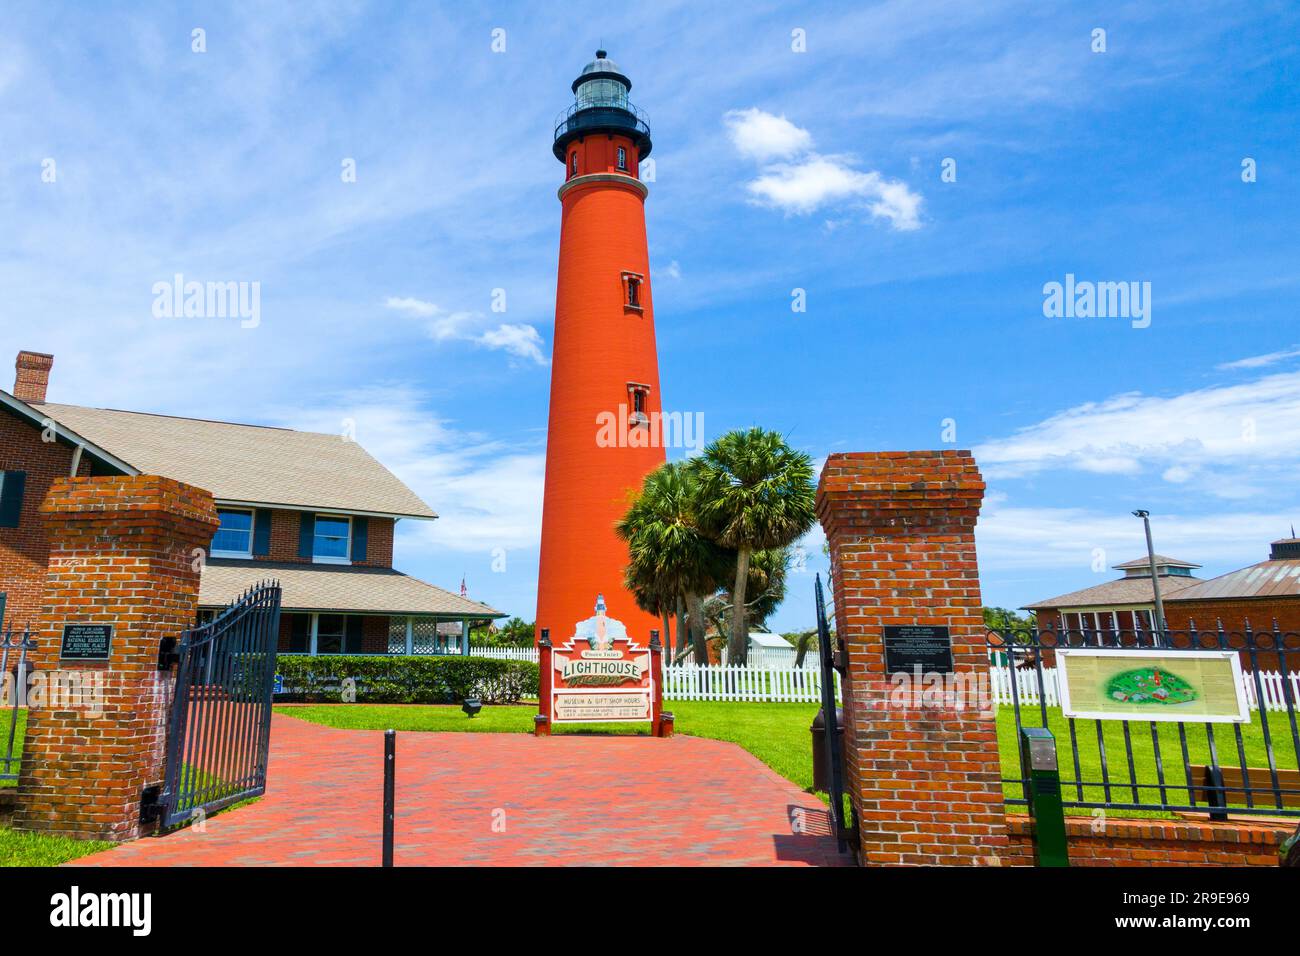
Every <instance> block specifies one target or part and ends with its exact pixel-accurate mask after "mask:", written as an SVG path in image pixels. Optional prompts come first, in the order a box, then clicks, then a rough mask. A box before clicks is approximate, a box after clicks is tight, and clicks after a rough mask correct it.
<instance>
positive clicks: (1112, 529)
mask: <svg viewBox="0 0 1300 956" xmlns="http://www.w3.org/2000/svg"><path fill="white" fill-rule="evenodd" d="M1152 522H1153V526H1154V532H1155V538H1156V550H1158V551H1159V552H1160V553H1161V554H1167V555H1170V556H1172V557H1175V558H1182V559H1183V560H1185V561H1194V562H1197V563H1204V564H1206V565H1209V564H1214V565H1215V566H1218V567H1223V568H1235V567H1244V566H1246V565H1248V564H1254V563H1255V562H1256V561H1262V560H1264V559H1265V558H1266V557H1268V542H1269V541H1273V540H1275V539H1277V538H1279V537H1281V536H1282V535H1283V534H1285V533H1286V531H1287V528H1288V526H1289V524H1290V522H1291V517H1290V515H1289V514H1286V513H1270V512H1261V511H1246V512H1232V513H1212V514H1200V515H1179V514H1161V515H1159V516H1156V517H1153V518H1152ZM975 538H976V544H977V547H978V550H979V558H980V563H981V565H982V566H985V567H986V568H988V569H990V570H993V569H996V571H997V572H1005V571H1008V570H1013V569H1017V570H1046V569H1064V570H1071V569H1073V570H1075V571H1077V572H1078V576H1076V577H1069V578H1067V577H1065V576H1062V577H1061V582H1062V583H1061V585H1060V587H1058V588H1057V590H1056V592H1055V593H1057V594H1060V593H1063V592H1065V591H1069V590H1072V589H1074V588H1076V587H1086V586H1088V584H1089V583H1101V582H1102V581H1106V580H1110V579H1111V578H1113V577H1114V576H1115V575H1114V572H1112V571H1111V570H1110V566H1111V565H1114V564H1118V563H1120V562H1121V561H1128V560H1130V559H1132V558H1138V557H1142V556H1143V555H1145V554H1146V539H1145V537H1144V535H1143V530H1142V522H1141V521H1139V520H1138V519H1137V518H1134V517H1133V516H1132V515H1129V514H1128V513H1127V512H1124V511H1119V512H1118V513H1116V512H1106V513H1102V512H1097V511H1090V510H1088V509H1084V508H1050V507H1038V508H1035V507H1007V506H1005V505H1003V504H1002V502H1001V501H1000V500H998V499H997V498H995V497H994V496H992V495H990V496H989V497H988V498H987V499H985V507H984V511H983V513H982V514H981V515H980V520H979V525H978V526H977V527H976V531H975ZM1097 548H1101V549H1103V551H1104V555H1103V557H1102V561H1103V563H1104V567H1105V570H1104V571H1102V572H1093V570H1092V564H1093V552H1094V550H1095V549H1097ZM1094 576H1095V580H1092V581H1089V578H1091V577H1094ZM1051 596H1052V595H1051V594H1032V595H1025V596H1024V600H1025V601H1034V600H1038V599H1040V598H1047V597H1051Z"/></svg>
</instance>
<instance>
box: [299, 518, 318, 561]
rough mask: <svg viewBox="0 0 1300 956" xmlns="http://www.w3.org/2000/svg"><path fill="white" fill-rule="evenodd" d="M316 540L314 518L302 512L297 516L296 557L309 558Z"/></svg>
mask: <svg viewBox="0 0 1300 956" xmlns="http://www.w3.org/2000/svg"><path fill="white" fill-rule="evenodd" d="M315 540H316V516H315V515H314V514H312V513H311V512H310V511H304V512H303V513H302V514H301V515H299V516H298V557H300V558H310V557H311V552H312V545H313V544H314V543H315Z"/></svg>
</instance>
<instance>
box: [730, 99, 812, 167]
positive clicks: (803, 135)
mask: <svg viewBox="0 0 1300 956" xmlns="http://www.w3.org/2000/svg"><path fill="white" fill-rule="evenodd" d="M722 119H723V122H725V123H726V124H727V134H728V135H729V136H730V137H731V142H732V143H733V144H734V145H735V147H736V151H737V152H738V153H740V155H741V156H744V157H746V158H747V159H753V160H756V161H757V162H760V163H762V162H767V161H768V160H772V159H788V158H790V157H791V156H797V155H799V154H800V153H805V152H807V151H808V150H810V149H812V134H810V133H809V132H808V131H807V130H806V129H801V128H799V127H798V126H795V125H794V123H791V122H790V121H789V120H788V119H786V118H785V117H784V116H773V115H772V114H771V113H766V112H764V111H763V110H760V109H758V108H757V107H750V108H749V109H747V110H731V111H730V112H729V113H727V114H725V115H724V116H723V117H722Z"/></svg>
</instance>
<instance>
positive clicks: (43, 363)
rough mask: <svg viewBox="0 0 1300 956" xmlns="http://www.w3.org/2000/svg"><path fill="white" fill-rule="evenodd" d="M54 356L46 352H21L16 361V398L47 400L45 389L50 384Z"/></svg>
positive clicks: (38, 402) (25, 400) (26, 400)
mask: <svg viewBox="0 0 1300 956" xmlns="http://www.w3.org/2000/svg"><path fill="white" fill-rule="evenodd" d="M53 366H54V356H53V355H46V354H45V353H44V352H19V353H18V361H16V362H14V369H15V370H16V374H15V375H14V398H17V399H21V400H22V401H24V402H34V403H36V404H40V403H41V402H44V401H45V390H46V389H47V388H48V387H49V385H50V369H51V368H52V367H53Z"/></svg>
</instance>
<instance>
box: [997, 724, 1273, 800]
mask: <svg viewBox="0 0 1300 956" xmlns="http://www.w3.org/2000/svg"><path fill="white" fill-rule="evenodd" d="M1020 713H1021V719H1022V720H1023V721H1024V722H1025V725H1026V726H1033V727H1038V726H1042V717H1041V713H1040V711H1039V709H1038V708H1037V707H1022V708H1021V711H1020ZM1069 723H1070V722H1069V721H1068V720H1067V719H1066V718H1065V717H1062V716H1061V710H1060V708H1059V707H1049V708H1048V709H1047V727H1048V729H1049V730H1050V731H1051V732H1052V735H1053V736H1054V737H1055V738H1056V748H1057V762H1058V764H1059V765H1060V768H1061V781H1062V784H1063V788H1062V789H1063V793H1062V796H1063V797H1064V798H1065V799H1066V800H1078V799H1079V791H1078V789H1077V788H1076V787H1074V786H1069V785H1068V782H1069V781H1072V780H1078V779H1080V778H1082V779H1083V780H1086V781H1089V782H1097V783H1100V782H1101V781H1102V779H1103V778H1102V770H1101V748H1100V747H1099V746H1098V744H1097V726H1098V725H1099V724H1100V725H1101V726H1103V728H1104V730H1103V737H1102V739H1103V741H1104V742H1105V752H1106V763H1107V777H1108V779H1109V780H1110V782H1111V791H1110V801H1113V802H1116V803H1153V802H1154V803H1158V802H1160V791H1159V790H1158V789H1155V788H1154V787H1153V788H1151V789H1146V788H1139V790H1138V799H1136V800H1135V799H1134V797H1133V789H1132V787H1131V786H1129V785H1128V784H1129V782H1130V771H1129V763H1128V753H1127V750H1126V748H1125V742H1124V725H1123V724H1121V723H1119V722H1117V721H1111V720H1107V721H1095V720H1076V721H1075V736H1076V739H1077V741H1078V746H1079V757H1078V761H1079V762H1078V769H1077V770H1076V768H1075V762H1074V760H1075V758H1074V754H1073V752H1072V750H1071V746H1070V730H1069ZM1152 726H1154V727H1155V728H1156V733H1157V735H1158V737H1159V740H1160V757H1161V761H1162V763H1163V766H1164V779H1165V783H1166V784H1179V785H1181V787H1182V789H1180V790H1174V789H1170V790H1167V796H1168V799H1169V802H1170V803H1187V802H1188V799H1187V775H1186V773H1185V772H1184V770H1183V750H1182V742H1181V740H1180V738H1179V733H1178V728H1179V725H1178V724H1175V723H1172V722H1169V723H1165V722H1160V723H1155V724H1154V725H1153V724H1152V723H1150V722H1147V723H1136V722H1135V723H1131V724H1129V725H1128V727H1129V740H1130V743H1131V745H1132V748H1133V770H1134V772H1135V774H1136V777H1137V782H1138V783H1139V784H1158V783H1159V780H1160V777H1159V773H1158V771H1157V765H1156V759H1155V746H1154V744H1153V742H1152V736H1151V728H1152ZM1182 726H1183V727H1184V728H1185V729H1186V734H1187V755H1188V762H1189V763H1192V764H1208V763H1209V762H1210V748H1209V742H1208V738H1207V735H1206V732H1205V725H1204V724H1184V725H1182ZM1269 730H1270V731H1271V733H1272V738H1273V757H1274V760H1275V761H1276V763H1277V766H1278V767H1279V768H1282V769H1290V770H1295V769H1296V768H1297V763H1296V752H1295V747H1294V745H1293V743H1292V740H1291V725H1290V722H1289V721H1288V720H1287V716H1286V714H1285V713H1281V712H1273V713H1270V714H1269ZM1241 737H1242V748H1243V750H1244V751H1245V754H1246V766H1248V767H1261V768H1267V767H1268V752H1267V750H1266V748H1265V746H1264V733H1263V729H1262V727H1261V725H1260V719H1259V714H1258V713H1256V714H1253V715H1252V720H1251V723H1249V724H1242V725H1241ZM1214 739H1215V743H1216V745H1217V748H1218V753H1219V764H1220V765H1221V766H1225V767H1240V766H1241V757H1240V756H1239V754H1238V751H1237V737H1236V734H1235V733H1234V731H1233V725H1232V724H1216V725H1215V728H1214ZM998 747H999V750H1000V752H1001V756H1002V774H1003V776H1005V777H1018V776H1019V775H1020V765H1019V761H1018V759H1017V756H1016V753H1017V750H1018V748H1019V742H1018V741H1017V739H1016V723H1015V713H1014V711H1013V710H1012V708H1011V707H1001V708H999V709H998ZM1251 779H1252V783H1253V784H1254V785H1255V786H1262V785H1267V783H1268V779H1269V778H1268V775H1267V774H1264V776H1263V777H1262V779H1260V780H1258V781H1256V780H1255V778H1254V775H1253V774H1252V775H1251ZM1193 783H1194V784H1196V785H1199V784H1200V783H1201V781H1200V780H1199V779H1194V780H1193ZM1004 792H1005V794H1006V795H1007V796H1015V797H1020V796H1021V795H1022V791H1021V788H1020V786H1019V785H1018V784H1011V785H1008V786H1006V787H1005V788H1004ZM1083 798H1084V799H1085V800H1087V801H1092V802H1102V801H1106V794H1105V788H1104V787H1102V786H1090V787H1084V788H1083ZM1259 799H1260V798H1259V797H1256V800H1257V801H1258V800H1259ZM1198 802H1199V801H1198ZM1233 802H1234V801H1230V804H1231V803H1233ZM1243 805H1244V804H1243ZM1123 812H1125V813H1128V812H1129V811H1123ZM1134 812H1135V813H1137V812H1140V813H1141V815H1147V814H1148V813H1149V812H1157V811H1134Z"/></svg>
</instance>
